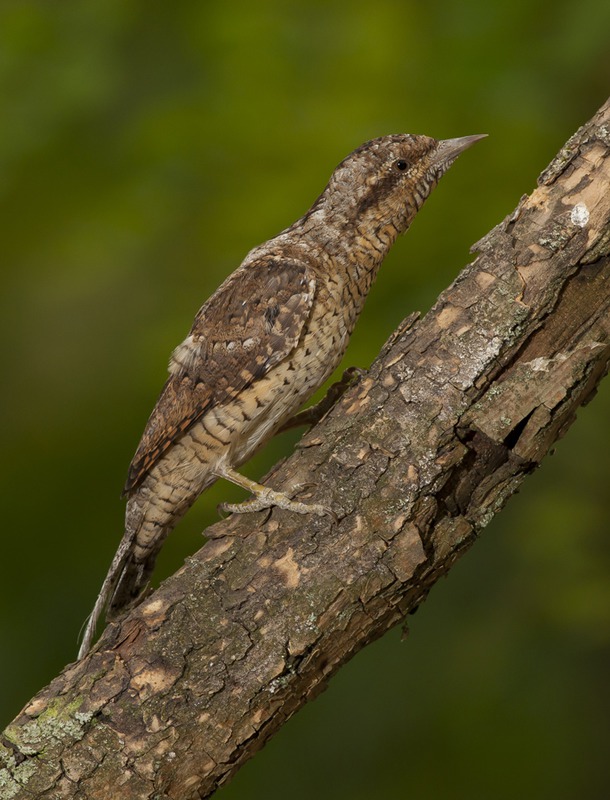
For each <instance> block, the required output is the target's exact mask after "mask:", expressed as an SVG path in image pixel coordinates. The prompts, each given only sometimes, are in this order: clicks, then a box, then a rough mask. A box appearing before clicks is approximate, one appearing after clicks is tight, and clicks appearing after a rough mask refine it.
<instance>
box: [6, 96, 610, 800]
mask: <svg viewBox="0 0 610 800" xmlns="http://www.w3.org/2000/svg"><path fill="white" fill-rule="evenodd" d="M476 249H477V250H478V252H479V256H478V257H477V259H476V261H475V262H474V263H472V264H470V265H469V266H467V267H466V269H465V270H464V271H463V272H462V273H461V274H460V276H459V277H458V278H457V280H456V281H455V282H454V283H453V284H452V286H450V287H449V288H448V289H447V290H446V291H445V292H444V293H443V294H442V295H441V297H440V298H439V300H438V302H437V303H436V305H435V306H434V308H433V309H432V310H431V311H430V312H429V314H427V315H426V317H425V318H424V319H423V320H421V321H417V319H416V317H415V316H412V317H409V318H408V319H407V320H406V321H405V322H404V323H403V325H402V326H401V328H400V329H399V330H398V331H397V332H396V333H395V335H394V336H393V337H392V339H391V340H390V342H388V344H387V345H386V346H385V347H384V349H383V351H382V353H381V354H380V356H379V358H378V359H377V360H376V362H375V363H374V364H373V366H372V368H371V370H370V372H369V373H368V374H367V375H366V376H364V377H362V378H361V379H360V380H359V381H358V382H357V384H356V385H355V386H354V387H352V388H350V389H348V391H347V392H346V394H345V395H344V396H343V397H342V398H341V400H340V401H339V402H338V403H337V405H336V406H335V407H334V408H333V409H332V411H331V412H330V413H329V414H328V415H327V416H326V417H325V418H324V419H323V420H322V422H321V423H320V424H319V425H318V426H317V427H316V428H315V429H313V430H312V431H311V432H310V433H309V434H307V435H306V436H305V437H304V439H303V440H302V441H301V443H300V444H299V446H298V449H297V452H296V453H295V454H294V455H293V456H292V457H291V458H290V459H288V460H287V461H286V462H285V463H284V464H282V465H281V466H280V467H278V468H276V469H275V470H274V471H273V473H272V475H271V477H270V482H271V485H273V486H274V487H278V488H282V489H283V490H285V491H288V492H290V487H291V486H294V485H295V484H310V485H311V484H312V483H313V484H315V486H314V487H313V488H312V487H311V486H310V488H309V489H308V491H307V492H306V493H302V494H301V496H302V497H303V498H305V497H306V496H309V495H314V494H315V498H316V502H320V503H323V504H324V505H327V506H329V507H331V508H333V509H334V510H335V512H336V513H337V515H338V520H339V521H338V522H334V521H333V520H332V519H330V518H320V517H317V516H311V517H310V518H309V517H302V516H297V515H295V514H290V513H287V512H283V511H279V510H274V511H273V512H272V513H270V514H265V513H260V514H255V515H248V516H246V517H233V518H230V519H228V520H224V521H222V522H220V523H217V524H216V525H213V526H212V527H211V528H210V529H209V530H208V531H207V534H208V535H209V536H210V537H212V541H209V542H208V543H207V544H206V545H205V546H204V547H203V548H202V549H201V550H200V551H199V552H198V553H197V554H196V555H195V556H193V557H192V558H190V559H188V561H187V563H186V564H185V566H184V567H182V569H180V570H179V571H178V572H177V573H176V575H174V576H172V577H171V578H170V579H169V580H167V581H166V582H165V583H164V584H163V585H162V586H161V587H160V589H159V590H158V591H156V592H155V593H154V594H153V595H152V596H150V597H149V598H148V599H147V600H146V601H145V602H143V603H142V604H141V605H140V606H139V607H138V608H136V609H135V610H134V611H133V612H132V613H130V614H129V615H128V616H127V617H125V618H124V619H123V620H122V621H121V622H120V623H119V624H114V625H111V626H109V628H108V629H107V630H106V632H105V633H104V635H103V637H102V639H101V640H100V642H99V644H98V646H97V647H96V648H95V650H94V651H93V652H92V653H91V654H90V655H89V656H88V657H87V658H86V659H84V660H83V661H82V662H80V663H77V664H73V665H70V666H68V667H67V668H66V669H65V670H64V671H63V672H62V674H61V675H60V676H59V677H58V678H56V679H55V680H54V681H53V682H52V683H51V684H50V685H49V686H48V687H47V688H46V689H43V690H42V691H41V692H40V694H38V695H37V696H36V697H35V698H34V699H33V700H32V701H31V702H30V703H29V704H28V706H27V707H26V708H25V709H24V711H23V712H22V713H21V714H20V715H19V716H18V717H17V719H16V720H15V721H14V722H13V723H12V724H11V725H10V726H9V727H8V728H7V730H6V731H5V733H4V735H3V737H2V739H1V741H2V745H1V746H0V767H1V769H0V797H2V798H13V797H15V798H25V797H28V798H31V797H37V798H51V797H52V798H84V797H87V798H107V797H110V796H111V797H113V798H130V799H131V798H153V797H154V798H157V800H159V799H160V798H173V799H176V798H181V800H184V799H185V798H194V797H207V796H209V795H210V794H211V793H212V792H213V791H214V789H215V787H216V786H218V785H219V784H221V783H224V782H226V781H227V780H229V778H230V777H231V775H232V774H233V773H234V772H235V771H236V770H237V769H239V767H240V766H241V765H242V764H243V763H244V762H245V761H246V760H247V759H248V758H249V757H250V756H252V755H253V753H254V752H256V750H258V749H259V748H260V747H261V746H262V745H263V744H264V742H265V741H266V740H267V739H268V738H269V737H270V736H271V735H272V734H273V733H274V732H275V731H276V730H277V729H278V728H279V727H280V726H281V725H282V724H283V722H284V721H285V720H286V719H287V718H288V717H290V716H291V715H292V714H293V713H294V712H295V711H296V710H297V709H299V708H300V707H301V706H302V705H303V704H304V703H305V702H307V701H308V700H309V699H311V698H312V697H314V696H315V695H316V694H317V693H318V692H319V691H320V690H321V689H322V688H323V687H324V685H325V684H326V682H327V681H328V678H329V677H330V676H331V675H332V674H333V673H334V672H335V671H336V670H337V669H338V668H339V666H340V665H341V664H343V663H344V662H345V661H347V660H348V659H349V658H351V656H353V655H354V654H355V653H356V652H357V651H358V650H360V649H361V648H362V647H364V646H365V645H366V644H367V643H368V642H370V641H371V640H373V639H376V638H377V637H379V636H381V635H382V634H383V633H384V632H385V631H386V630H388V628H390V627H392V626H393V625H395V624H397V623H398V622H400V621H401V620H403V619H404V617H405V615H406V614H408V613H409V612H411V611H413V610H414V609H415V608H416V607H417V605H418V604H419V603H421V601H422V600H423V599H424V598H425V597H426V595H427V594H428V592H429V591H430V588H431V587H432V586H433V584H434V583H435V582H436V580H437V579H438V578H439V577H440V576H441V575H443V574H445V573H446V572H447V571H448V570H449V568H450V567H451V565H452V564H453V563H454V562H455V560H456V559H457V558H458V557H459V556H460V555H461V554H462V553H463V552H464V551H465V550H466V549H467V548H468V547H469V546H470V545H471V544H472V543H473V542H474V541H475V540H476V538H477V536H478V534H479V532H480V531H481V529H482V528H483V527H484V526H485V525H486V524H487V523H488V522H489V520H490V519H491V518H492V517H493V516H494V514H496V513H497V512H498V511H499V510H500V509H501V508H502V506H503V505H504V503H505V502H506V501H507V499H508V498H509V497H510V495H512V494H513V493H514V492H515V491H516V490H517V489H518V487H519V486H520V484H521V482H522V480H523V479H524V477H525V475H527V474H528V473H529V472H531V471H533V470H534V469H535V468H536V467H537V466H538V464H539V463H540V461H541V460H542V458H543V457H544V455H545V454H546V453H547V452H548V450H549V448H550V447H551V446H552V444H553V443H554V442H555V441H556V440H557V439H558V438H559V437H561V436H562V435H563V434H564V433H565V432H566V430H567V428H568V427H569V426H570V424H571V423H572V422H573V420H574V418H575V414H576V410H577V409H578V407H579V406H580V405H581V404H582V403H584V402H586V401H588V400H589V399H590V398H591V396H592V395H593V393H594V391H595V388H596V386H597V384H598V382H599V381H600V379H601V378H602V377H603V375H604V374H605V373H606V371H607V368H608V362H609V359H610V343H609V333H610V314H609V308H610V256H609V251H610V104H608V103H607V104H606V105H605V106H604V107H603V108H602V109H601V110H600V111H599V112H598V114H597V115H596V116H595V117H594V118H593V119H592V120H591V121H590V122H589V123H587V124H586V125H585V126H584V127H583V128H581V129H580V130H579V131H578V132H577V133H576V134H575V135H574V136H573V137H572V138H571V139H570V140H569V142H568V143H567V144H566V146H565V147H564V148H563V149H562V150H561V152H560V153H559V155H558V156H557V158H556V159H555V160H554V161H553V162H552V164H551V165H550V166H549V167H548V168H547V169H546V170H545V172H544V173H543V174H542V176H541V178H540V180H539V185H538V188H537V189H536V190H535V191H534V192H533V193H532V194H531V195H530V196H529V197H524V198H523V199H522V201H521V202H520V204H519V207H518V208H517V210H516V211H515V213H514V214H513V215H512V216H510V217H509V218H507V219H506V220H504V222H502V223H501V224H500V225H498V226H497V227H496V228H494V229H493V230H492V231H491V232H490V233H489V234H488V235H487V236H485V237H484V238H483V239H482V240H481V241H480V242H478V244H477V245H476Z"/></svg>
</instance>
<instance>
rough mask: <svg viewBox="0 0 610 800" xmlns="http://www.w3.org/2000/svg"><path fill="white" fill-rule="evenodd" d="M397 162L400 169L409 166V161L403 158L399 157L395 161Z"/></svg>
mask: <svg viewBox="0 0 610 800" xmlns="http://www.w3.org/2000/svg"><path fill="white" fill-rule="evenodd" d="M395 164H396V166H397V167H398V169H401V170H403V169H406V168H407V162H406V161H403V159H402V158H399V159H398V161H396V162H395Z"/></svg>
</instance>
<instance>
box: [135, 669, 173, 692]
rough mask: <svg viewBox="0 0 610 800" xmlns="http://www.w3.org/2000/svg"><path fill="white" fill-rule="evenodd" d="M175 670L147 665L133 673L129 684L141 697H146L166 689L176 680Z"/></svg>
mask: <svg viewBox="0 0 610 800" xmlns="http://www.w3.org/2000/svg"><path fill="white" fill-rule="evenodd" d="M178 677H179V675H178V672H177V671H176V670H173V671H172V670H168V669H165V668H164V667H161V666H157V667H154V666H147V667H145V668H144V669H142V670H141V671H140V672H138V674H137V675H134V676H133V678H132V679H131V686H132V687H133V688H134V689H135V690H136V691H137V692H138V694H139V695H140V698H141V699H143V700H144V699H147V698H149V697H151V696H152V695H153V694H159V693H160V692H165V691H167V690H168V689H169V688H170V687H171V686H173V685H174V683H176V681H177V680H178Z"/></svg>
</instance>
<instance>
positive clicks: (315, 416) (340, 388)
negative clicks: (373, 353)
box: [278, 367, 364, 433]
mask: <svg viewBox="0 0 610 800" xmlns="http://www.w3.org/2000/svg"><path fill="white" fill-rule="evenodd" d="M363 374H364V370H362V369H360V367H348V369H346V370H345V372H344V373H343V375H342V376H341V377H340V378H339V380H338V381H335V382H334V383H333V384H332V385H331V386H330V387H329V389H328V391H327V392H326V394H325V395H324V397H323V398H322V399H321V400H320V402H319V403H316V404H315V405H313V406H310V407H309V408H306V409H305V410H304V411H301V412H299V413H298V414H295V415H294V417H290V419H289V420H286V422H285V423H284V424H283V425H282V427H281V428H280V429H279V430H278V433H281V432H282V431H287V430H289V428H296V427H297V426H299V425H310V426H311V425H315V424H316V423H317V422H319V421H320V420H321V419H322V417H323V416H324V415H325V414H327V413H328V412H329V411H330V409H331V408H332V407H333V406H334V405H335V403H336V402H337V400H339V398H340V397H342V396H343V395H344V394H345V392H346V391H347V390H348V389H349V388H350V386H353V385H354V384H355V383H356V381H357V380H358V378H360V377H361V376H362V375H363Z"/></svg>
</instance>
